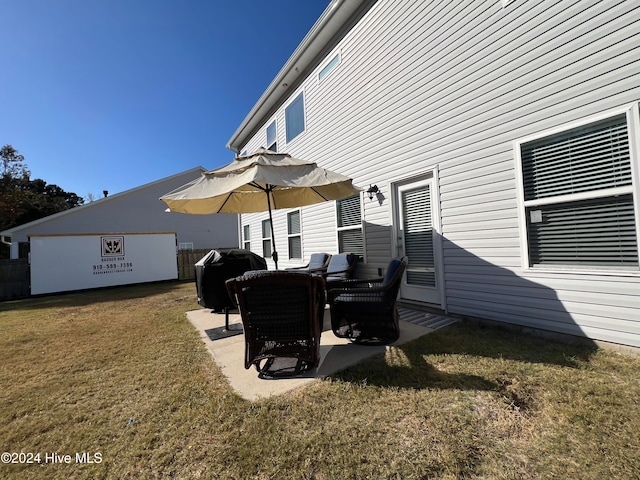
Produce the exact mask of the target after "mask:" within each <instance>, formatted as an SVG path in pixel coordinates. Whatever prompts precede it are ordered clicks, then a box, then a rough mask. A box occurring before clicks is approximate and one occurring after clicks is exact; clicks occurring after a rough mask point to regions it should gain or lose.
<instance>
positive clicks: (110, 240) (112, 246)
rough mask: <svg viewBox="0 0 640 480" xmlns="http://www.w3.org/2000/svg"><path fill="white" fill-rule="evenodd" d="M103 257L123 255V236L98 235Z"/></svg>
mask: <svg viewBox="0 0 640 480" xmlns="http://www.w3.org/2000/svg"><path fill="white" fill-rule="evenodd" d="M100 240H101V243H102V256H103V257H121V256H123V255H124V237H100Z"/></svg>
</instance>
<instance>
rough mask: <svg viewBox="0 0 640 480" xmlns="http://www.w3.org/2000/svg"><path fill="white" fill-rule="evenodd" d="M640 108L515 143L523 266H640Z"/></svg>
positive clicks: (637, 267)
mask: <svg viewBox="0 0 640 480" xmlns="http://www.w3.org/2000/svg"><path fill="white" fill-rule="evenodd" d="M638 134H639V132H638V107H637V105H634V106H633V107H630V108H628V109H627V110H625V111H621V112H618V113H617V114H612V115H611V116H608V117H606V118H599V119H597V120H594V121H592V122H590V123H587V124H583V125H580V126H575V127H573V128H568V129H565V130H562V131H555V132H552V133H550V134H547V135H544V136H539V137H537V138H532V139H528V140H527V139H525V140H523V141H520V142H516V156H517V157H518V169H519V170H518V171H519V177H520V182H521V191H522V194H521V198H520V200H521V205H522V208H521V215H522V216H523V218H522V220H523V221H522V225H523V240H524V242H523V243H524V245H523V246H524V249H525V251H526V252H527V255H526V257H527V258H526V262H525V263H526V265H525V266H526V267H531V268H545V267H550V268H560V267H566V268H573V269H608V270H611V269H615V270H635V271H638V270H639V265H638V212H639V208H638V200H639V199H638V192H639V189H640V185H638V178H637V168H638V152H637V151H636V148H635V147H634V145H637V136H638Z"/></svg>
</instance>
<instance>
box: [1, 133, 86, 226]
mask: <svg viewBox="0 0 640 480" xmlns="http://www.w3.org/2000/svg"><path fill="white" fill-rule="evenodd" d="M0 157H1V160H2V163H1V164H0V168H2V171H0V174H1V176H0V231H1V230H6V229H9V228H11V227H15V226H16V225H22V224H23V223H28V222H32V221H34V220H38V219H40V218H43V217H46V216H49V215H53V214H54V213H58V212H61V211H63V210H68V209H69V208H73V207H77V206H79V205H82V204H83V203H84V200H83V199H82V198H81V197H79V196H78V195H76V194H75V193H70V192H65V191H64V190H63V189H62V188H60V187H59V186H58V185H53V184H49V185H48V184H47V182H45V181H44V180H42V179H39V178H37V179H35V180H31V179H30V175H31V173H30V172H29V169H28V168H27V166H26V165H25V163H24V156H22V155H20V154H19V153H18V151H17V150H16V149H15V148H13V147H12V146H11V145H5V146H4V147H2V149H1V150H0Z"/></svg>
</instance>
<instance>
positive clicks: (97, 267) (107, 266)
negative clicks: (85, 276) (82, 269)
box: [93, 262, 133, 270]
mask: <svg viewBox="0 0 640 480" xmlns="http://www.w3.org/2000/svg"><path fill="white" fill-rule="evenodd" d="M132 267H133V262H123V263H105V264H103V265H94V266H93V269H94V270H111V269H114V268H132Z"/></svg>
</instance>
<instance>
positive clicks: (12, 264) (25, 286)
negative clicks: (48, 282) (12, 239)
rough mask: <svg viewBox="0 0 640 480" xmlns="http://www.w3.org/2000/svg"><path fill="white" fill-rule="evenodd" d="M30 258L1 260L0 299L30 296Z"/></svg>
mask: <svg viewBox="0 0 640 480" xmlns="http://www.w3.org/2000/svg"><path fill="white" fill-rule="evenodd" d="M29 293H30V292H29V260H27V259H26V258H19V259H17V260H0V301H1V300H13V299H16V298H26V297H28V296H29Z"/></svg>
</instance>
